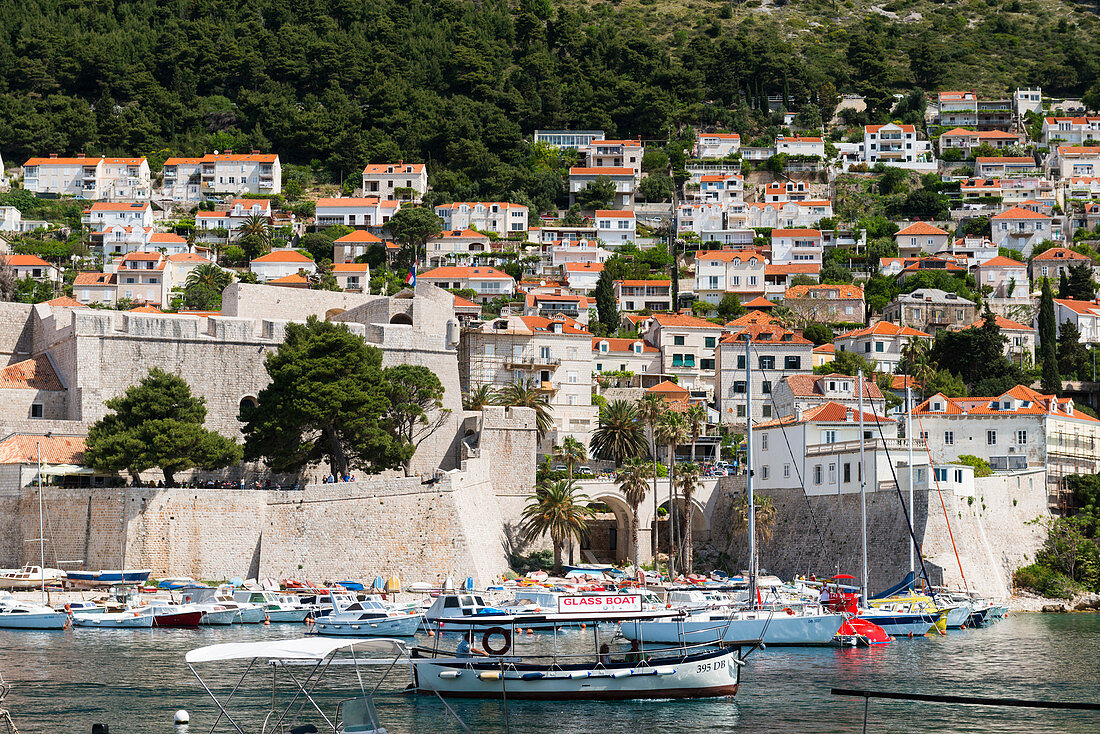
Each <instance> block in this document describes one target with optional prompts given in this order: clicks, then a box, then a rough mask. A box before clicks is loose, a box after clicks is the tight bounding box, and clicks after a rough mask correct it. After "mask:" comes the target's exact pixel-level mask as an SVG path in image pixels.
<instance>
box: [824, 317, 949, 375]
mask: <svg viewBox="0 0 1100 734" xmlns="http://www.w3.org/2000/svg"><path fill="white" fill-rule="evenodd" d="M910 339H917V340H919V341H923V342H924V343H925V344H926V345H927V346H928V347H931V346H932V335H931V334H927V333H925V332H923V331H921V330H919V329H914V328H912V327H910V326H901V325H899V324H895V323H893V322H891V321H879V322H878V323H875V324H871V325H870V326H868V327H867V328H864V329H856V330H854V331H849V332H846V333H844V334H841V335H840V336H838V337H837V338H836V339H834V340H833V345H834V346H835V347H836V350H837V351H838V352H854V353H855V354H858V355H860V356H861V357H864V358H865V359H867V360H868V361H871V360H873V361H874V362H875V363H876V365H877V367H878V370H879V371H880V372H889V373H891V374H892V373H893V372H895V371H896V370H897V368H898V363H899V362H901V358H902V354H903V352H904V350H905V345H906V344H908V343H909V340H910Z"/></svg>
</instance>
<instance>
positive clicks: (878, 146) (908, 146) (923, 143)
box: [860, 122, 935, 170]
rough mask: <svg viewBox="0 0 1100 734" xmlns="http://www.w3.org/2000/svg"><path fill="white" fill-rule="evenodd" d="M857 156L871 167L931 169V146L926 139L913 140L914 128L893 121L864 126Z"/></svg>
mask: <svg viewBox="0 0 1100 734" xmlns="http://www.w3.org/2000/svg"><path fill="white" fill-rule="evenodd" d="M860 154H861V158H862V160H863V161H864V162H865V163H867V164H868V165H871V166H873V165H874V164H876V163H884V164H886V165H888V166H900V167H901V168H911V169H914V170H923V169H925V168H928V169H931V168H932V167H934V166H935V159H934V158H933V157H932V149H931V146H930V144H929V142H928V141H927V140H920V139H919V138H918V137H917V130H916V128H915V127H913V126H912V125H899V124H897V123H894V122H891V123H889V124H886V125H867V126H865V127H864V128H863V148H862V149H861V151H860Z"/></svg>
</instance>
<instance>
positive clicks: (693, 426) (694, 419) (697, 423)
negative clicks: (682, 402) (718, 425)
mask: <svg viewBox="0 0 1100 734" xmlns="http://www.w3.org/2000/svg"><path fill="white" fill-rule="evenodd" d="M684 420H685V421H686V423H687V429H688V433H690V434H691V460H692V461H695V442H696V441H698V440H699V435H700V434H701V433H702V432H703V429H704V428H706V426H707V409H706V408H704V407H703V406H702V405H699V404H698V403H696V404H694V405H692V406H691V407H690V408H688V409H687V412H686V413H684Z"/></svg>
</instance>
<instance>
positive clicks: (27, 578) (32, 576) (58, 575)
mask: <svg viewBox="0 0 1100 734" xmlns="http://www.w3.org/2000/svg"><path fill="white" fill-rule="evenodd" d="M64 578H65V572H64V571H62V570H60V569H57V568H45V567H43V566H23V567H22V568H19V569H12V568H9V569H5V570H4V571H3V572H0V589H37V588H39V587H40V586H45V585H46V584H53V583H56V582H58V581H61V580H63V579H64Z"/></svg>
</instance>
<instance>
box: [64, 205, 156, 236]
mask: <svg viewBox="0 0 1100 734" xmlns="http://www.w3.org/2000/svg"><path fill="white" fill-rule="evenodd" d="M80 222H81V224H83V225H84V226H85V227H87V228H89V229H98V230H103V229H106V228H107V227H112V226H115V225H118V226H122V227H152V226H153V206H152V205H151V204H150V203H149V202H130V203H113V202H102V201H100V202H96V203H95V204H92V205H91V206H90V207H89V208H87V209H85V210H84V215H83V216H82V217H81V219H80Z"/></svg>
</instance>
